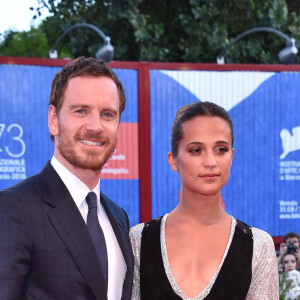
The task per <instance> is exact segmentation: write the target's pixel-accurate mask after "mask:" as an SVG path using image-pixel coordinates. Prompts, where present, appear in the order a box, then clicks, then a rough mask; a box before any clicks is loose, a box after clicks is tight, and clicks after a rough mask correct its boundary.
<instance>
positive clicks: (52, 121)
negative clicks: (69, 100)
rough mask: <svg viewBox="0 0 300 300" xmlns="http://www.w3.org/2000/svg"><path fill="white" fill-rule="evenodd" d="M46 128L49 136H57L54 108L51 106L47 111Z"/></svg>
mask: <svg viewBox="0 0 300 300" xmlns="http://www.w3.org/2000/svg"><path fill="white" fill-rule="evenodd" d="M48 127H49V131H50V134H51V135H53V136H57V135H58V134H59V129H58V120H57V114H56V108H55V106H53V105H50V106H49V110H48Z"/></svg>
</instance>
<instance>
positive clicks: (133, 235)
mask: <svg viewBox="0 0 300 300" xmlns="http://www.w3.org/2000/svg"><path fill="white" fill-rule="evenodd" d="M143 228H144V224H143V223H142V224H138V225H136V226H134V227H132V228H131V229H130V233H129V237H130V242H131V246H132V251H133V255H134V273H133V289H132V297H131V300H140V299H141V292H140V253H141V239H142V231H143Z"/></svg>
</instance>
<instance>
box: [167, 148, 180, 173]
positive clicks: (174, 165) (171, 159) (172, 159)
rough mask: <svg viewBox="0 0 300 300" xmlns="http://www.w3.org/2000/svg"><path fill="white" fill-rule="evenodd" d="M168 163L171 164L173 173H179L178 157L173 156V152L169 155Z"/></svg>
mask: <svg viewBox="0 0 300 300" xmlns="http://www.w3.org/2000/svg"><path fill="white" fill-rule="evenodd" d="M168 162H169V164H170V167H171V168H172V170H173V171H175V172H176V171H178V167H177V160H176V157H175V156H174V155H173V153H172V152H169V153H168Z"/></svg>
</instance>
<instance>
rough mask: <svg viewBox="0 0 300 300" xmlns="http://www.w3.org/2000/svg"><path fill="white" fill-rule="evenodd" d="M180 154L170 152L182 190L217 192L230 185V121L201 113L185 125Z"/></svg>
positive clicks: (201, 192)
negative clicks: (175, 154)
mask: <svg viewBox="0 0 300 300" xmlns="http://www.w3.org/2000/svg"><path fill="white" fill-rule="evenodd" d="M182 132H183V138H182V139H181V140H180V141H179V143H178V154H177V156H176V157H174V156H173V154H172V153H169V154H168V160H169V163H170V166H171V168H172V169H173V170H174V171H178V173H179V176H180V179H181V183H182V191H183V192H185V191H190V192H195V193H199V194H202V195H206V196H210V195H215V194H217V193H219V192H220V191H221V188H222V187H223V186H224V185H225V184H226V182H227V181H228V178H229V174H230V167H231V163H232V158H233V154H234V149H233V148H232V135H231V130H230V126H229V124H228V123H227V122H226V121H225V120H224V119H222V118H220V117H208V116H198V117H194V118H193V119H191V120H189V121H186V122H185V123H183V125H182Z"/></svg>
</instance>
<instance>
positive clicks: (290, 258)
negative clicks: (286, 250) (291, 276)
mask: <svg viewBox="0 0 300 300" xmlns="http://www.w3.org/2000/svg"><path fill="white" fill-rule="evenodd" d="M283 267H284V271H285V272H289V271H292V270H296V257H295V255H294V254H287V255H285V256H284V257H283Z"/></svg>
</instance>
